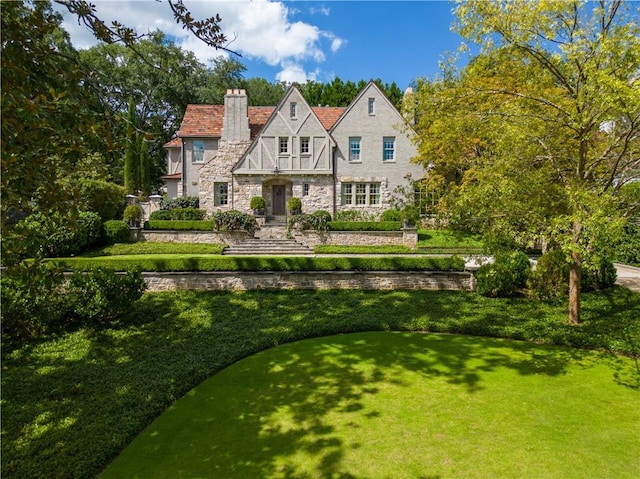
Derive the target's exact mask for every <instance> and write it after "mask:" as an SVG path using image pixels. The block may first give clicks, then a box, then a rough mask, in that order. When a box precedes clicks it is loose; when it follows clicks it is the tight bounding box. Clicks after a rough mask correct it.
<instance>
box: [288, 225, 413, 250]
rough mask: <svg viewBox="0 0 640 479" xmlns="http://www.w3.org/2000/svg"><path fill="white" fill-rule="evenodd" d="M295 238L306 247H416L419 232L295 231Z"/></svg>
mask: <svg viewBox="0 0 640 479" xmlns="http://www.w3.org/2000/svg"><path fill="white" fill-rule="evenodd" d="M293 237H294V238H295V239H296V241H298V242H299V243H302V244H304V245H305V246H309V247H313V246H315V245H320V244H322V245H346V246H388V245H404V246H409V247H415V246H416V244H418V232H417V230H415V229H408V230H403V231H326V232H317V231H294V232H293Z"/></svg>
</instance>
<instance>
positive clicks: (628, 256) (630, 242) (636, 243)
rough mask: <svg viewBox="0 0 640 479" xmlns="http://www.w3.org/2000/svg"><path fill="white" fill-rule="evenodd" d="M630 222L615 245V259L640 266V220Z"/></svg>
mask: <svg viewBox="0 0 640 479" xmlns="http://www.w3.org/2000/svg"><path fill="white" fill-rule="evenodd" d="M636 221H638V222H637V223H632V222H629V223H627V224H626V225H625V227H624V233H623V234H622V236H621V237H620V240H619V241H618V243H617V244H616V245H615V255H616V256H615V258H614V259H615V261H617V262H619V263H624V264H631V265H634V266H640V221H639V220H636Z"/></svg>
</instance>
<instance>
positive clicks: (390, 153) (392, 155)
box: [382, 136, 396, 161]
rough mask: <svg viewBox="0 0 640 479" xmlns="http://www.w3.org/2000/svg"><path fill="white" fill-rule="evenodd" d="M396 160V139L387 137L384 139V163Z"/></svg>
mask: <svg viewBox="0 0 640 479" xmlns="http://www.w3.org/2000/svg"><path fill="white" fill-rule="evenodd" d="M395 159H396V139H395V138H394V137H393V136H385V137H384V138H383V139H382V161H394V160H395Z"/></svg>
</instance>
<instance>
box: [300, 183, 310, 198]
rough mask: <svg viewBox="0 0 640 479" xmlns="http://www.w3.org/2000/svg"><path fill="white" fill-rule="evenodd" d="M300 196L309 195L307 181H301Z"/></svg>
mask: <svg viewBox="0 0 640 479" xmlns="http://www.w3.org/2000/svg"><path fill="white" fill-rule="evenodd" d="M302 196H309V183H302Z"/></svg>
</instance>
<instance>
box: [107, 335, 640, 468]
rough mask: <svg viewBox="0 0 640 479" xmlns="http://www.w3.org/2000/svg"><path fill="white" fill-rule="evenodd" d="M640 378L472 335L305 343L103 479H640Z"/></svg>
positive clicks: (235, 372) (190, 403) (243, 378)
mask: <svg viewBox="0 0 640 479" xmlns="http://www.w3.org/2000/svg"><path fill="white" fill-rule="evenodd" d="M634 370H635V364H634V362H633V361H632V360H631V359H628V358H616V357H612V356H608V355H605V354H602V353H595V352H589V351H578V350H568V349H565V348H558V347H542V346H532V345H530V344H525V343H518V342H513V341H504V340H493V339H478V338H470V337H464V336H451V335H433V334H428V335H427V334H416V333H411V334H407V333H405V334H399V333H356V334H350V335H345V336H332V337H327V338H320V339H313V340H306V341H300V342H297V343H292V344H288V345H286V346H280V347H278V348H274V349H271V350H269V351H265V352H262V353H259V354H256V355H254V356H252V357H250V358H247V359H244V360H242V361H240V362H238V363H236V364H234V365H233V366H231V367H229V368H228V369H226V370H224V371H222V372H221V373H219V374H218V375H216V376H214V377H213V378H211V379H209V380H207V381H205V382H204V383H202V384H200V385H199V386H197V387H196V388H195V389H194V390H192V391H190V392H189V393H188V394H187V395H186V396H185V397H183V398H182V399H180V400H179V401H177V402H176V403H175V404H174V405H173V406H171V408H170V409H169V410H168V411H167V412H166V413H164V414H163V415H162V416H161V417H160V418H159V419H158V420H156V421H155V422H154V423H153V424H152V425H151V426H150V427H148V428H147V429H146V430H145V431H144V432H143V434H142V435H140V436H139V437H137V438H136V439H135V440H134V441H133V443H132V444H131V446H130V447H128V448H127V449H126V450H125V451H124V453H123V454H122V455H121V456H120V457H118V458H117V459H116V461H115V462H114V463H113V464H112V465H111V466H110V467H109V468H108V469H107V470H106V472H105V474H103V475H102V476H101V477H103V478H104V479H109V478H121V477H153V478H156V479H162V478H167V479H171V478H175V477H209V478H224V479H234V478H238V479H245V478H260V479H267V478H280V477H348V478H355V477H365V478H387V477H393V478H416V477H459V478H469V479H470V478H487V477H501V478H522V477H527V478H560V477H561V478H580V479H582V478H588V477H593V478H601V477H616V478H625V477H628V478H635V477H638V474H639V473H640V458H639V457H638V455H637V452H638V450H639V449H640V435H638V434H637V432H638V431H637V427H638V424H640V409H639V408H638V407H637V406H638V399H639V394H638V391H637V389H634V388H632V387H629V384H625V383H624V382H621V381H620V380H619V378H620V376H621V375H622V376H625V377H632V376H633V374H634V372H635V371H634Z"/></svg>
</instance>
